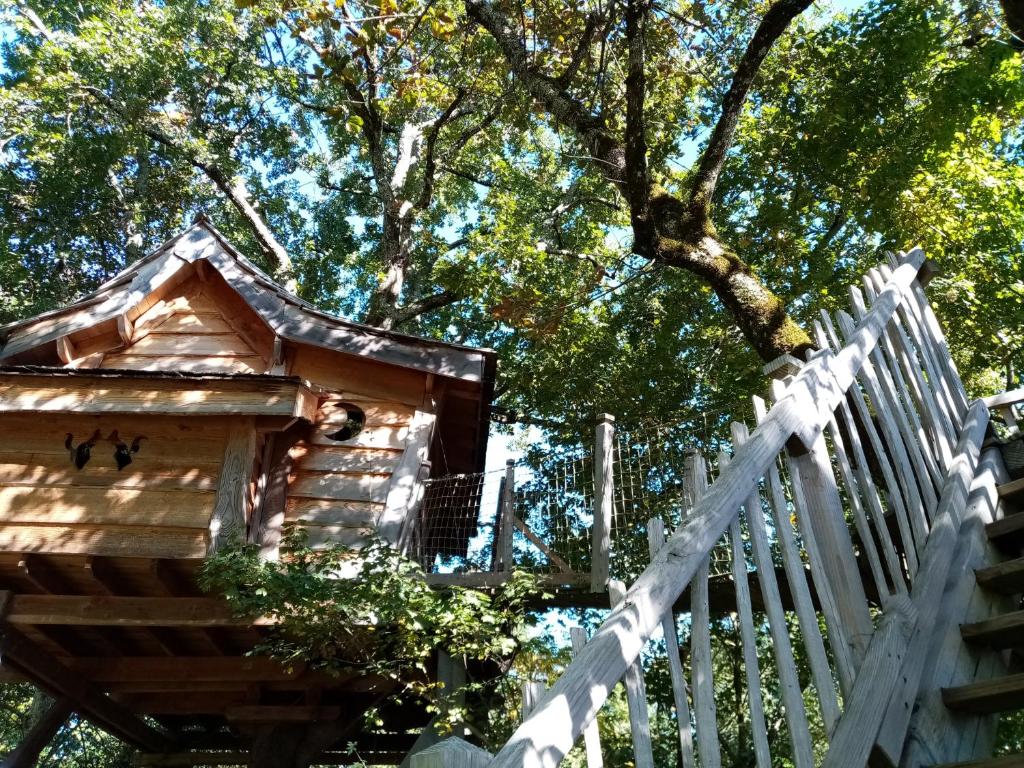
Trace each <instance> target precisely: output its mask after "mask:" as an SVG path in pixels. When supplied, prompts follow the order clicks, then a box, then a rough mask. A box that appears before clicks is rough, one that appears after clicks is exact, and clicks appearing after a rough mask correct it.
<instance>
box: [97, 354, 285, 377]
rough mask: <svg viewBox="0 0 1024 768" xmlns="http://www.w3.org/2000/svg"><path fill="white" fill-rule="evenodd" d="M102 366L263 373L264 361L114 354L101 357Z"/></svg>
mask: <svg viewBox="0 0 1024 768" xmlns="http://www.w3.org/2000/svg"><path fill="white" fill-rule="evenodd" d="M103 367H104V368H124V369H127V370H132V371H189V372H210V373H263V372H264V371H265V370H266V367H267V366H266V363H265V362H264V361H263V358H262V357H256V356H252V357H204V356H200V357H189V356H186V355H174V356H171V355H160V356H158V357H149V356H147V355H129V354H120V353H119V354H114V355H107V356H106V357H105V358H104V359H103Z"/></svg>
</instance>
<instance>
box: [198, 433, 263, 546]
mask: <svg viewBox="0 0 1024 768" xmlns="http://www.w3.org/2000/svg"><path fill="white" fill-rule="evenodd" d="M255 460H256V422H255V420H254V419H253V417H251V416H240V417H238V418H235V419H232V420H231V424H230V426H229V427H228V436H227V444H226V445H225V447H224V462H223V464H222V465H221V471H220V479H219V480H218V481H217V497H216V501H215V502H214V506H213V515H212V516H211V518H210V530H209V541H208V543H207V551H208V552H209V553H210V554H213V553H214V552H216V551H217V550H218V549H219V548H220V547H221V546H223V545H224V544H226V543H227V542H229V541H232V540H240V539H243V538H244V536H245V524H246V510H247V507H248V503H249V500H248V494H249V480H250V479H251V477H252V470H253V462H254V461H255Z"/></svg>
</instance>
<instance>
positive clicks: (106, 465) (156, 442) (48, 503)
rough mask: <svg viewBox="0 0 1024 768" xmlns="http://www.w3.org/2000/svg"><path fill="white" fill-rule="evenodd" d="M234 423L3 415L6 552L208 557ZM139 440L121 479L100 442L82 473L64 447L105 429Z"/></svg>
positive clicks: (0, 513)
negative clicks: (67, 441) (138, 447)
mask: <svg viewBox="0 0 1024 768" xmlns="http://www.w3.org/2000/svg"><path fill="white" fill-rule="evenodd" d="M227 425H228V421H227V419H225V418H220V417H202V418H195V417H192V418H177V417H165V416H149V417H138V416H132V415H125V414H112V415H109V416H102V417H93V416H79V415H67V416H64V415H54V416H38V415H14V414H4V415H0V551H13V552H48V553H69V554H91V555H122V556H140V557H166V558H201V557H203V556H204V555H205V554H206V537H207V530H208V527H209V524H210V515H211V512H212V510H213V505H214V497H215V493H216V488H217V481H218V478H219V474H220V468H221V462H222V461H223V456H224V446H225V441H226V436H227ZM115 429H116V430H117V431H118V434H119V437H121V438H122V439H126V440H127V441H129V442H130V441H131V440H132V439H133V438H134V437H135V436H136V435H140V434H141V435H145V436H146V440H143V441H142V447H141V450H140V451H139V452H138V453H137V454H135V455H134V457H133V459H134V460H133V461H132V463H131V464H129V465H128V466H126V467H125V468H124V469H123V470H120V471H118V469H117V465H116V464H115V463H114V457H113V453H114V446H113V445H112V444H111V443H110V442H107V441H106V440H105V439H101V440H100V441H99V442H98V443H97V444H96V446H95V447H94V448H93V449H92V455H91V458H90V460H89V462H88V463H87V464H86V465H85V467H84V468H83V469H80V470H79V469H76V468H75V466H74V464H73V463H72V460H71V458H70V456H69V454H68V451H67V450H66V449H65V448H64V440H65V434H66V433H68V432H71V433H72V434H73V435H74V444H75V445H76V446H77V445H78V444H79V443H80V442H82V441H83V440H87V439H88V438H89V436H91V435H92V434H93V433H94V432H95V431H96V430H99V431H100V434H101V436H102V438H106V437H107V436H108V435H109V434H110V433H111V432H112V431H113V430H115Z"/></svg>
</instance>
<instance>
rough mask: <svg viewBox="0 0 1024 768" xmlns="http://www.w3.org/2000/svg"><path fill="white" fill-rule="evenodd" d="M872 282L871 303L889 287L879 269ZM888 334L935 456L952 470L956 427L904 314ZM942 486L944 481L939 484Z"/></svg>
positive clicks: (890, 326) (942, 464)
mask: <svg viewBox="0 0 1024 768" xmlns="http://www.w3.org/2000/svg"><path fill="white" fill-rule="evenodd" d="M869 275H870V281H871V291H870V295H871V300H872V301H874V300H875V296H876V295H877V292H878V290H880V289H881V286H883V285H884V284H885V278H884V277H882V274H881V272H880V271H878V270H871V271H870V272H869ZM887 330H888V335H889V340H890V345H891V348H892V354H893V355H895V356H896V357H898V359H899V363H900V365H901V366H902V369H903V372H904V374H905V375H906V377H907V381H908V382H909V384H910V387H911V389H912V390H913V395H914V399H915V400H916V402H917V404H918V407H919V408H920V409H921V415H922V418H923V420H924V423H925V424H926V426H927V427H928V431H929V434H930V435H931V443H932V448H933V449H934V451H935V456H936V458H937V460H938V461H939V464H940V466H941V468H942V469H943V470H946V469H948V468H949V465H950V462H951V461H952V460H953V448H954V446H955V445H956V431H955V429H954V428H953V424H952V422H950V421H949V419H948V418H947V416H946V414H945V413H943V411H942V409H941V408H940V407H939V404H938V401H937V400H936V397H935V392H934V391H933V389H932V387H931V386H930V385H929V383H928V381H927V380H926V379H925V376H924V363H923V362H921V361H920V359H919V358H918V356H917V351H916V350H915V348H914V345H913V342H911V340H910V336H909V335H908V334H907V331H906V330H905V329H904V327H903V323H902V322H901V321H900V315H899V313H898V312H897V313H896V315H895V316H894V317H893V319H892V322H890V323H889V327H888V329H887ZM938 482H940V483H941V480H940V481H938Z"/></svg>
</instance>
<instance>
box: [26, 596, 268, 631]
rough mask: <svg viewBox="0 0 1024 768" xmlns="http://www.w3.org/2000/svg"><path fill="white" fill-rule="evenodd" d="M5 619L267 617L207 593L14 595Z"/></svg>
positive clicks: (213, 620) (214, 621) (224, 621)
mask: <svg viewBox="0 0 1024 768" xmlns="http://www.w3.org/2000/svg"><path fill="white" fill-rule="evenodd" d="M7 622H8V623H9V624H13V625H20V624H32V625H49V624H56V625H62V626H65V625H66V626H86V627H88V626H93V627H107V626H113V627H248V626H259V625H263V624H267V623H268V620H266V619H259V618H257V619H246V618H238V617H236V616H235V615H233V614H232V612H231V608H230V606H229V605H228V604H227V603H226V602H225V601H223V600H220V599H217V598H210V597H110V596H100V597H97V596H72V595H15V596H14V597H13V598H12V599H11V602H10V610H9V612H8V614H7Z"/></svg>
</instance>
